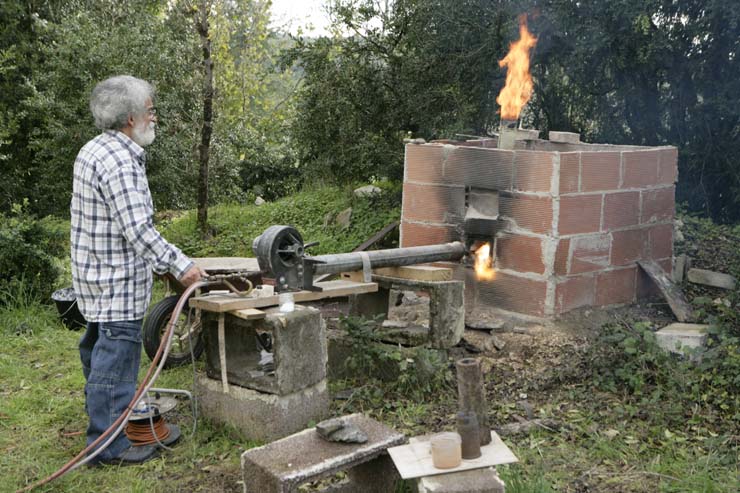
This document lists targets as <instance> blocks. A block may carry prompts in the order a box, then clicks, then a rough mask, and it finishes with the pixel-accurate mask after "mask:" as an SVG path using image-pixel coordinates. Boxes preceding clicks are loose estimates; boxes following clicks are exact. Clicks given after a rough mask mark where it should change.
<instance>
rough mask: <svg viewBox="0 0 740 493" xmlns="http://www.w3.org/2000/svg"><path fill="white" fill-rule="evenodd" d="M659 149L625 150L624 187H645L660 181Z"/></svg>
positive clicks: (623, 154)
mask: <svg viewBox="0 0 740 493" xmlns="http://www.w3.org/2000/svg"><path fill="white" fill-rule="evenodd" d="M659 156H660V154H659V151H657V150H649V151H624V152H623V153H622V159H623V160H624V178H623V181H622V188H644V187H648V186H653V185H657V183H658V158H659Z"/></svg>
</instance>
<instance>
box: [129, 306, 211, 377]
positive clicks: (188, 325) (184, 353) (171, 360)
mask: <svg viewBox="0 0 740 493" xmlns="http://www.w3.org/2000/svg"><path fill="white" fill-rule="evenodd" d="M179 299H180V297H179V296H178V295H175V296H168V297H167V298H165V299H163V300H162V301H160V302H159V303H156V304H154V306H152V310H151V311H150V312H149V315H147V317H146V319H145V320H144V325H143V327H142V331H143V338H144V351H146V354H147V356H149V359H154V356H155V355H156V354H157V350H158V349H159V344H160V343H161V341H162V335H163V334H164V331H165V330H167V324H168V323H169V321H170V317H171V316H172V312H173V311H174V310H175V305H177V302H178V300H179ZM191 343H192V345H193V355H194V356H195V359H198V358H199V357H200V355H201V354H202V353H203V345H204V343H203V337H202V335H201V321H200V310H198V309H195V308H188V307H187V306H186V307H185V309H183V311H182V313H180V317H179V320H178V321H177V325H175V334H174V335H173V336H172V347H171V348H170V354H169V355H168V356H167V362H166V363H165V368H171V367H173V366H179V365H182V364H185V363H188V362H189V361H190V344H191Z"/></svg>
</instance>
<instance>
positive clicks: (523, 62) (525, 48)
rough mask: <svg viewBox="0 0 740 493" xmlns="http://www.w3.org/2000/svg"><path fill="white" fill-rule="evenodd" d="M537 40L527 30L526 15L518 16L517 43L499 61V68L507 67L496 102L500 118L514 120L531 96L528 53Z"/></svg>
mask: <svg viewBox="0 0 740 493" xmlns="http://www.w3.org/2000/svg"><path fill="white" fill-rule="evenodd" d="M536 44H537V38H535V37H534V36H532V33H530V32H529V31H528V30H527V14H522V15H520V16H519V41H515V42H513V43H511V46H510V47H509V53H507V55H506V57H504V59H503V60H499V62H498V65H499V67H507V70H506V85H505V86H504V88H503V89H501V92H500V93H499V95H498V97H497V98H496V102H497V103H498V104H499V105H501V118H502V119H504V120H516V119H518V118H519V113H520V112H521V111H522V108H523V107H524V105H525V104H527V101H529V98H530V96H531V95H532V88H533V85H532V75H531V74H530V73H529V52H530V50H531V49H532V48H534V46H535V45H536Z"/></svg>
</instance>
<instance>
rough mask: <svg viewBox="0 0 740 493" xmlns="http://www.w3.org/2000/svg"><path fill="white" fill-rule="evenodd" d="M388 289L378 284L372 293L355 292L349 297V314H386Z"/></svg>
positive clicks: (367, 316) (366, 315)
mask: <svg viewBox="0 0 740 493" xmlns="http://www.w3.org/2000/svg"><path fill="white" fill-rule="evenodd" d="M388 291H389V290H388V289H386V288H383V287H380V286H378V290H377V291H376V292H374V293H365V294H355V295H352V296H350V297H349V313H350V315H355V316H360V317H365V318H374V317H376V316H378V315H383V317H385V316H387V315H388V297H389V296H390V293H389V292H388Z"/></svg>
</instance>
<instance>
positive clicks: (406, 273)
mask: <svg viewBox="0 0 740 493" xmlns="http://www.w3.org/2000/svg"><path fill="white" fill-rule="evenodd" d="M373 274H375V275H378V276H384V277H396V278H399V279H410V280H412V281H432V282H433V281H451V280H452V269H448V268H446V267H434V266H432V265H405V266H402V267H381V268H379V269H373ZM342 279H348V280H350V281H355V282H362V271H357V272H343V273H342Z"/></svg>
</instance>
